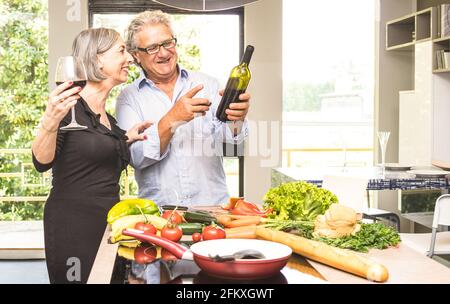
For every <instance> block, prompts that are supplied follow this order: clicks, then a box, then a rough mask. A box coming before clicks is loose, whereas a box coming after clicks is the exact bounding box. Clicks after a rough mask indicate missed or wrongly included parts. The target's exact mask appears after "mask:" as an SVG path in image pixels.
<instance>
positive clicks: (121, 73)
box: [98, 37, 133, 85]
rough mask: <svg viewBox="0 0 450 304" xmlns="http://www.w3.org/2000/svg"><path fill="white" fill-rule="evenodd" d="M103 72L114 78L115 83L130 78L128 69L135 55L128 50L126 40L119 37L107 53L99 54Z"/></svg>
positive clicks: (109, 78) (109, 77)
mask: <svg viewBox="0 0 450 304" xmlns="http://www.w3.org/2000/svg"><path fill="white" fill-rule="evenodd" d="M98 60H99V65H100V66H101V67H102V69H101V72H102V74H103V75H104V76H105V77H107V78H108V80H112V81H113V84H114V85H118V84H121V83H124V82H126V81H127V80H128V71H129V68H130V63H131V62H133V57H132V56H131V55H130V53H128V52H127V50H126V46H125V42H124V41H123V39H122V38H120V37H119V39H118V40H117V42H116V43H115V44H114V45H113V46H112V47H111V48H110V49H109V50H108V51H106V52H105V53H103V54H101V55H99V56H98Z"/></svg>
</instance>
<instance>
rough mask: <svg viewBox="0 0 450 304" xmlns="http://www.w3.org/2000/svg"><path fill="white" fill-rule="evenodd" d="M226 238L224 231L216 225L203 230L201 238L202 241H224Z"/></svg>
mask: <svg viewBox="0 0 450 304" xmlns="http://www.w3.org/2000/svg"><path fill="white" fill-rule="evenodd" d="M225 237H226V234H225V230H223V229H222V228H220V227H219V226H216V225H211V226H207V227H205V228H203V231H202V238H203V240H204V241H207V240H216V239H224V238H225Z"/></svg>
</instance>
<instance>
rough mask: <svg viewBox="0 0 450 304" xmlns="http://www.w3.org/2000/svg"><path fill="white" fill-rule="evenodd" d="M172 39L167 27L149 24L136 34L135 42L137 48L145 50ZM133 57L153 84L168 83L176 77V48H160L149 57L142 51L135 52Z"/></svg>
mask: <svg viewBox="0 0 450 304" xmlns="http://www.w3.org/2000/svg"><path fill="white" fill-rule="evenodd" d="M172 38H173V33H172V32H171V31H170V29H169V28H168V27H167V26H165V25H164V24H151V25H147V26H145V27H144V28H143V29H142V30H141V31H140V32H138V33H137V34H136V36H135V39H136V40H135V41H136V45H137V46H138V47H139V48H147V47H149V46H151V45H153V44H157V43H161V42H163V41H167V40H170V39H172ZM134 56H135V58H136V61H137V62H138V63H139V64H140V65H141V66H142V68H143V69H144V70H145V72H146V74H147V77H148V78H149V79H150V80H152V81H154V82H168V81H170V80H172V79H174V78H176V77H177V75H178V70H177V61H178V53H177V49H176V46H175V47H173V48H170V49H166V48H164V47H162V46H161V47H160V48H159V51H158V52H157V53H155V54H151V55H149V54H147V53H146V52H143V51H137V52H136V53H134Z"/></svg>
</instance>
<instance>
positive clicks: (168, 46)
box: [137, 37, 177, 55]
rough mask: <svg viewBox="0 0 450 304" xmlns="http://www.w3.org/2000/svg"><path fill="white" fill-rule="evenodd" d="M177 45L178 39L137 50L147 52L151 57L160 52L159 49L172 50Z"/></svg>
mask: <svg viewBox="0 0 450 304" xmlns="http://www.w3.org/2000/svg"><path fill="white" fill-rule="evenodd" d="M176 45H177V38H175V37H174V38H172V39H169V40H166V41H163V42H161V43H155V44H152V45H150V46H148V47H146V48H137V49H138V50H139V51H141V52H146V53H147V54H149V55H152V54H156V53H158V52H159V48H160V47H163V48H165V49H166V50H168V49H171V48H173V47H175V46H176Z"/></svg>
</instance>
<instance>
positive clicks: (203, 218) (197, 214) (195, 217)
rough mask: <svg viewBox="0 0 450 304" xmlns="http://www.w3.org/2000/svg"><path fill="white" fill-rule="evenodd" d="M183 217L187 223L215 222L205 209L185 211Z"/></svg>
mask: <svg viewBox="0 0 450 304" xmlns="http://www.w3.org/2000/svg"><path fill="white" fill-rule="evenodd" d="M183 217H184V219H185V220H186V221H187V222H189V223H205V224H210V223H212V222H217V219H216V218H215V217H214V216H212V215H211V214H210V213H209V212H206V211H197V210H196V211H186V212H185V213H184V215H183Z"/></svg>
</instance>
